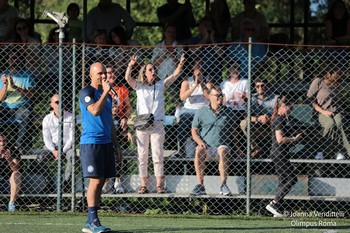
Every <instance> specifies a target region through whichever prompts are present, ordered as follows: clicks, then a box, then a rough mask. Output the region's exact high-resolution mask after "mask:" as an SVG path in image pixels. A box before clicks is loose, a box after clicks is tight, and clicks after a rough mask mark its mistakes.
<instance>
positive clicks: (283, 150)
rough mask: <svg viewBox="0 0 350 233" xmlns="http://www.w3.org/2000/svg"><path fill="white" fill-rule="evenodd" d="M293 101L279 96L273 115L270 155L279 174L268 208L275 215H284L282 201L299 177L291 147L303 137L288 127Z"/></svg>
mask: <svg viewBox="0 0 350 233" xmlns="http://www.w3.org/2000/svg"><path fill="white" fill-rule="evenodd" d="M292 109H293V103H292V102H291V100H289V99H287V98H286V97H285V96H282V97H279V98H278V99H277V101H276V104H275V108H274V111H273V114H272V117H271V122H272V123H271V127H272V131H273V133H272V134H273V135H272V147H271V152H270V157H271V159H272V162H273V165H274V168H275V173H276V174H277V175H278V180H279V183H278V186H277V190H276V196H275V198H274V200H272V201H271V202H270V203H269V204H268V205H267V206H266V209H267V210H268V211H269V212H270V213H272V214H273V215H274V217H283V216H284V215H283V210H282V201H283V198H284V197H285V196H286V195H287V194H288V193H289V191H290V190H291V189H292V187H293V186H294V185H295V184H296V183H297V181H298V178H297V175H296V174H295V171H294V166H293V165H292V163H291V162H290V152H289V150H290V147H291V145H292V143H294V142H296V141H298V140H300V139H301V137H302V133H299V134H296V135H294V136H293V135H291V132H290V130H288V129H287V125H288V115H289V114H290V113H291V112H292Z"/></svg>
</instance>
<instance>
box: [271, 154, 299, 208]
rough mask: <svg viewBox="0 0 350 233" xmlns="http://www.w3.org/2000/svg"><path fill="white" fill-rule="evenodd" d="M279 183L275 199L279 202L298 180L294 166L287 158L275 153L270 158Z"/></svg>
mask: <svg viewBox="0 0 350 233" xmlns="http://www.w3.org/2000/svg"><path fill="white" fill-rule="evenodd" d="M272 162H273V164H274V167H275V172H276V175H278V180H279V184H278V186H277V191H276V197H275V201H276V202H277V203H281V201H282V200H283V198H284V197H285V196H286V195H287V194H288V193H289V191H290V190H291V189H292V187H293V186H294V185H295V184H296V183H297V182H298V178H297V176H296V174H295V170H294V166H293V164H292V163H291V162H290V160H289V159H287V158H285V156H283V155H280V156H278V155H276V157H274V158H273V159H272Z"/></svg>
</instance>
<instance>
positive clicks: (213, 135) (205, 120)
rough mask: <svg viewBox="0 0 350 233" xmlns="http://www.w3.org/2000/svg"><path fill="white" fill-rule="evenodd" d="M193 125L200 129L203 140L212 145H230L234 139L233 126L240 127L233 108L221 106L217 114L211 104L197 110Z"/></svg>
mask: <svg viewBox="0 0 350 233" xmlns="http://www.w3.org/2000/svg"><path fill="white" fill-rule="evenodd" d="M192 127H193V128H196V129H198V130H199V135H200V136H201V138H202V140H203V141H204V142H205V143H206V144H207V145H208V146H210V147H219V146H223V145H226V146H228V145H229V144H230V142H231V141H232V137H231V134H232V132H233V131H232V127H238V124H237V117H236V116H235V113H234V111H233V110H232V109H231V108H228V107H226V106H221V108H220V111H219V114H215V113H214V112H213V111H212V110H211V109H210V107H209V106H205V107H203V108H201V109H199V110H197V112H196V114H195V115H194V118H193V121H192Z"/></svg>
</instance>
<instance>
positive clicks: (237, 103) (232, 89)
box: [221, 79, 248, 111]
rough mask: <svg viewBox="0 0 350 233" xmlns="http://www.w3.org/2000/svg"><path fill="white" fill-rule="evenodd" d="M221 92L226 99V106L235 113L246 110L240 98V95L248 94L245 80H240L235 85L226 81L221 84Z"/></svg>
mask: <svg viewBox="0 0 350 233" xmlns="http://www.w3.org/2000/svg"><path fill="white" fill-rule="evenodd" d="M221 90H222V93H223V94H224V95H225V98H226V106H228V107H230V108H233V109H234V110H237V111H244V110H246V109H247V105H246V103H245V101H244V100H243V98H242V94H243V93H247V92H248V80H247V79H240V80H238V82H236V83H232V82H230V81H229V80H226V81H224V82H223V83H222V84H221Z"/></svg>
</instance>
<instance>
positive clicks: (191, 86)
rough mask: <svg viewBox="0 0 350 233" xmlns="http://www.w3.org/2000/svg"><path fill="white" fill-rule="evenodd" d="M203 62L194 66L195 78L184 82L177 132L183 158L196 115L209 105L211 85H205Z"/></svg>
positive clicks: (181, 91)
mask: <svg viewBox="0 0 350 233" xmlns="http://www.w3.org/2000/svg"><path fill="white" fill-rule="evenodd" d="M203 73H204V72H203V63H202V61H195V62H194V64H193V76H190V77H188V78H187V79H185V80H184V81H182V84H181V89H180V99H181V101H184V106H183V107H182V108H181V110H180V114H179V115H180V122H179V127H178V132H177V140H178V150H179V154H180V155H181V156H183V155H184V153H185V151H184V149H185V148H184V147H185V144H186V140H187V139H188V138H191V125H192V120H193V117H194V114H195V113H196V111H197V110H198V109H200V108H202V107H203V106H206V105H208V104H209V100H208V98H207V97H208V90H209V89H210V88H211V87H212V84H211V83H209V82H208V83H205V80H204V77H203Z"/></svg>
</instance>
